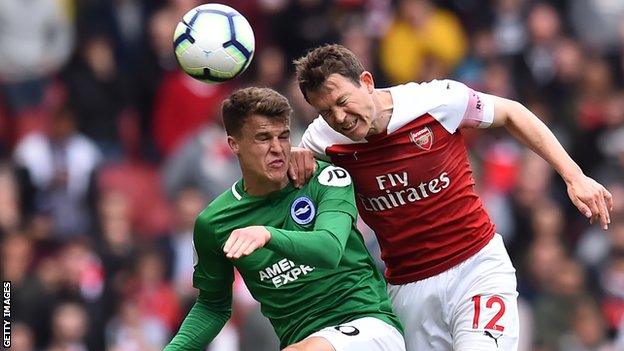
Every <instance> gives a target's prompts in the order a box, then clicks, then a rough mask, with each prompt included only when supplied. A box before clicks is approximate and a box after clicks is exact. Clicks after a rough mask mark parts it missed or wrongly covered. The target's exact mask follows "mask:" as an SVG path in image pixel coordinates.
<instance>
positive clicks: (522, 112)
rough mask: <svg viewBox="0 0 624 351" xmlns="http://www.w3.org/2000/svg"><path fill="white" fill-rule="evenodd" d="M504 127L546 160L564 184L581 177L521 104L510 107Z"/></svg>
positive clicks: (546, 128)
mask: <svg viewBox="0 0 624 351" xmlns="http://www.w3.org/2000/svg"><path fill="white" fill-rule="evenodd" d="M504 126H505V128H506V129H507V130H508V131H509V133H511V134H512V135H513V136H514V137H516V139H518V140H520V141H521V142H522V143H523V144H524V145H526V146H527V147H529V148H530V149H531V150H533V151H534V152H535V153H537V154H538V155H540V156H541V157H542V158H543V159H544V160H546V161H547V162H548V163H549V164H550V165H551V166H552V167H553V168H554V169H555V171H557V173H559V174H560V175H561V177H562V178H563V179H564V180H565V181H566V182H569V181H570V180H572V179H574V178H576V177H579V176H582V175H583V172H582V170H581V168H580V167H579V166H578V165H577V164H576V162H574V160H572V158H571V157H570V155H569V154H568V153H567V152H566V151H565V149H564V148H563V146H562V145H561V144H560V143H559V141H558V140H557V138H556V137H555V135H554V134H553V133H552V132H551V131H550V129H549V128H548V127H547V126H546V125H545V124H544V123H543V122H542V121H541V120H540V119H539V118H538V117H537V116H535V115H534V114H533V113H532V112H531V111H529V109H527V108H526V107H524V106H523V105H522V104H520V103H513V104H512V105H511V107H510V108H509V111H508V114H507V116H506V118H505V123H504Z"/></svg>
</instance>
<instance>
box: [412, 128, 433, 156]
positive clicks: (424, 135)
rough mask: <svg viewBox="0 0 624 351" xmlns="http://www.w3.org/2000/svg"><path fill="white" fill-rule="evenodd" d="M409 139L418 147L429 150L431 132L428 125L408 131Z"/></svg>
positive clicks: (431, 142)
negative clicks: (417, 129)
mask: <svg viewBox="0 0 624 351" xmlns="http://www.w3.org/2000/svg"><path fill="white" fill-rule="evenodd" d="M410 140H411V141H412V142H413V143H414V144H416V146H418V147H419V148H421V149H423V150H425V151H429V150H431V145H433V132H432V131H431V129H429V127H424V128H423V129H421V130H419V131H414V132H410Z"/></svg>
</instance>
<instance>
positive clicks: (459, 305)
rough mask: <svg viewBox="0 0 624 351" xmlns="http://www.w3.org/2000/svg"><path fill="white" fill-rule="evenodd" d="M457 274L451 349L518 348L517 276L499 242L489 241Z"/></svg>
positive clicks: (499, 240)
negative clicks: (489, 243)
mask: <svg viewBox="0 0 624 351" xmlns="http://www.w3.org/2000/svg"><path fill="white" fill-rule="evenodd" d="M492 240H493V242H492V243H491V245H488V246H487V247H486V249H487V250H484V252H480V253H479V254H478V256H476V257H475V259H474V260H471V262H469V264H467V265H465V266H464V267H462V268H463V271H462V272H460V274H459V277H458V278H457V279H458V284H457V286H456V288H457V289H456V292H457V293H456V294H454V295H453V301H452V305H453V306H454V308H453V310H452V312H451V328H452V329H451V330H452V334H453V348H454V350H459V351H469V350H479V351H481V350H504V351H507V350H516V349H517V345H518V335H519V322H518V303H517V298H518V293H517V291H516V274H515V269H514V268H513V266H512V264H511V261H510V260H509V256H508V255H507V251H506V250H505V248H504V246H503V243H502V239H501V238H500V237H499V236H497V237H495V238H494V239H492Z"/></svg>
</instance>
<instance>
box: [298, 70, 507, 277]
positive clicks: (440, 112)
mask: <svg viewBox="0 0 624 351" xmlns="http://www.w3.org/2000/svg"><path fill="white" fill-rule="evenodd" d="M389 91H390V93H391V95H392V100H393V111H392V116H391V117H390V122H389V124H388V128H387V131H386V132H385V133H381V134H378V135H374V136H372V137H369V138H367V139H366V140H364V141H360V142H354V141H352V140H350V139H348V138H347V137H345V136H343V135H342V134H340V133H338V132H336V131H334V130H333V129H332V128H331V127H330V126H329V125H328V124H327V123H326V122H325V120H323V119H322V118H321V117H318V118H317V119H316V120H314V122H312V124H310V126H309V127H308V129H307V130H306V132H305V133H304V135H303V138H302V142H301V146H302V147H305V148H307V149H310V150H312V151H313V152H314V153H315V154H316V156H317V157H319V158H322V159H329V160H331V162H332V163H334V164H336V165H338V166H340V167H343V168H345V169H346V170H347V171H349V173H350V174H351V177H352V179H353V181H354V185H355V192H356V202H357V205H358V210H359V213H360V215H361V216H362V219H363V220H364V221H365V222H366V224H368V225H369V226H370V227H371V228H372V229H373V230H374V231H375V234H376V236H377V239H378V241H379V245H380V248H381V258H382V259H383V260H384V262H385V264H386V278H387V279H388V281H389V282H390V283H391V284H405V283H409V282H413V281H417V280H420V279H424V278H427V277H431V276H434V275H436V274H439V273H441V272H443V271H445V270H447V269H449V268H451V267H453V266H455V265H457V264H459V263H461V262H462V261H464V260H466V259H467V258H469V257H471V256H472V255H474V254H475V253H477V252H478V251H479V250H481V249H482V248H483V247H484V246H485V245H486V244H487V243H488V242H489V241H490V239H491V238H492V236H493V235H494V232H495V228H494V224H493V223H492V221H491V220H490V218H489V216H488V214H487V213H486V211H485V209H484V207H483V204H482V203H481V200H480V198H479V197H478V196H477V194H476V193H475V190H474V183H475V182H474V179H473V177H472V170H471V168H470V164H469V162H468V153H467V151H466V148H465V146H464V142H463V138H462V135H461V132H460V130H459V129H458V128H459V127H460V126H467V127H488V126H489V125H490V124H491V123H492V121H493V118H494V106H493V101H492V99H491V96H489V95H487V94H483V93H479V92H475V91H473V90H472V89H470V88H468V87H467V86H465V85H464V84H462V83H459V82H456V81H452V80H443V81H437V80H434V81H432V82H429V83H422V84H417V83H409V84H405V85H399V86H395V87H391V88H389Z"/></svg>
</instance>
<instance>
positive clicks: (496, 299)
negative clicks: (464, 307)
mask: <svg viewBox="0 0 624 351" xmlns="http://www.w3.org/2000/svg"><path fill="white" fill-rule="evenodd" d="M472 302H473V303H474V317H473V318H472V328H473V329H478V328H479V317H480V316H481V308H482V305H481V295H475V296H473V297H472ZM494 305H497V306H498V312H496V314H495V315H494V317H492V319H491V320H490V321H489V322H488V323H487V324H486V325H485V328H484V329H491V330H496V331H499V332H502V331H503V330H505V327H503V326H502V325H499V324H496V323H497V322H498V320H499V319H501V317H502V316H503V314H505V301H504V300H503V299H502V298H501V297H500V296H490V297H489V298H488V299H487V301H486V302H485V308H488V309H491V308H496V306H494Z"/></svg>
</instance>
